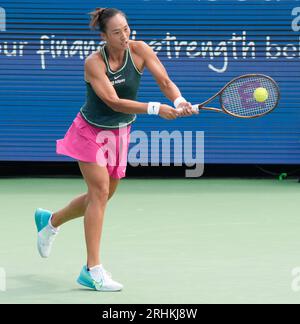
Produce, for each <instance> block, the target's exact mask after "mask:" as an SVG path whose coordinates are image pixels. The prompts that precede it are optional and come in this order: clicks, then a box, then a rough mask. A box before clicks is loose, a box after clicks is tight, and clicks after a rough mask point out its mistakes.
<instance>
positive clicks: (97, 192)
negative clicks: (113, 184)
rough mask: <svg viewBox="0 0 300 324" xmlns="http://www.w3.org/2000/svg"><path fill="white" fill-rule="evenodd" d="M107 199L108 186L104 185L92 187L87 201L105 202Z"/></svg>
mask: <svg viewBox="0 0 300 324" xmlns="http://www.w3.org/2000/svg"><path fill="white" fill-rule="evenodd" d="M108 197H109V186H106V185H104V184H101V185H97V186H94V187H93V188H90V190H89V199H90V200H94V201H101V202H103V201H107V200H108Z"/></svg>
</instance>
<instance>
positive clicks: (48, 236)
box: [37, 225, 58, 258]
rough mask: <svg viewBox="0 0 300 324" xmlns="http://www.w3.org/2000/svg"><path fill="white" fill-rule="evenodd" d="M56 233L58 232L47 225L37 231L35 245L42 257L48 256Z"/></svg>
mask: <svg viewBox="0 0 300 324" xmlns="http://www.w3.org/2000/svg"><path fill="white" fill-rule="evenodd" d="M57 234H58V232H57V231H53V230H52V229H51V227H50V226H49V225H47V226H46V227H44V228H43V229H42V230H41V231H40V232H38V240H37V247H38V250H39V253H40V255H41V257H42V258H48V257H49V255H50V253H51V249H52V244H53V242H54V240H55V237H56V235H57Z"/></svg>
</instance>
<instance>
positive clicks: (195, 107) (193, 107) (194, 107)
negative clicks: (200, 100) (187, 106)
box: [177, 105, 199, 112]
mask: <svg viewBox="0 0 300 324" xmlns="http://www.w3.org/2000/svg"><path fill="white" fill-rule="evenodd" d="M192 109H193V110H194V111H199V105H192ZM177 111H178V112H182V108H179V109H177Z"/></svg>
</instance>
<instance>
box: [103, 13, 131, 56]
mask: <svg viewBox="0 0 300 324" xmlns="http://www.w3.org/2000/svg"><path fill="white" fill-rule="evenodd" d="M102 37H103V38H104V40H105V41H106V42H107V43H109V45H111V46H113V47H114V48H116V49H120V50H121V49H125V48H127V47H128V44H129V37H130V28H129V26H128V23H127V20H126V18H125V17H123V16H122V15H120V14H118V15H116V16H114V17H112V18H111V19H110V20H109V21H108V23H107V26H106V33H103V34H102Z"/></svg>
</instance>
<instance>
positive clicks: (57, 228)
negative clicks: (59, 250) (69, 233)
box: [48, 214, 59, 233]
mask: <svg viewBox="0 0 300 324" xmlns="http://www.w3.org/2000/svg"><path fill="white" fill-rule="evenodd" d="M52 216H53V214H51V216H50V218H49V222H48V225H49V226H50V228H51V229H52V231H53V232H55V233H57V232H58V231H59V227H54V226H53V225H52V223H51V219H52Z"/></svg>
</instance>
